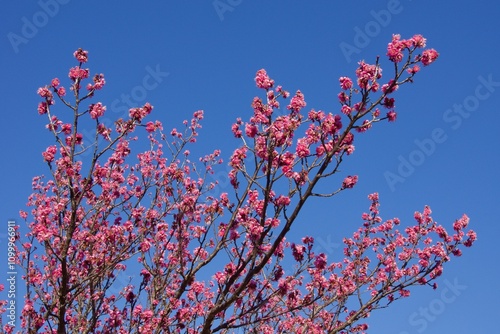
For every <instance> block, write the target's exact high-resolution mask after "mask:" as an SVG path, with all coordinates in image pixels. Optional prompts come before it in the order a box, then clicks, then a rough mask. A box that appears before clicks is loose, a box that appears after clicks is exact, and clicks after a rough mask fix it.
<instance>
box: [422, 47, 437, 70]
mask: <svg viewBox="0 0 500 334" xmlns="http://www.w3.org/2000/svg"><path fill="white" fill-rule="evenodd" d="M438 57H439V53H437V51H436V50H434V49H427V50H425V51H424V52H422V58H421V62H422V65H424V66H428V65H430V64H432V63H433V62H434V61H436V59H437V58H438Z"/></svg>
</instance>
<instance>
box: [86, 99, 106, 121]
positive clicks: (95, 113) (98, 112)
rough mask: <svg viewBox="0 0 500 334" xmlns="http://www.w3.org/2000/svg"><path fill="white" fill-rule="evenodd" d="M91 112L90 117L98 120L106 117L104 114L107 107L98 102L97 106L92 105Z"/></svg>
mask: <svg viewBox="0 0 500 334" xmlns="http://www.w3.org/2000/svg"><path fill="white" fill-rule="evenodd" d="M89 110H90V117H91V118H92V119H97V118H99V117H102V116H103V115H104V112H105V111H106V106H103V105H102V103H101V102H98V103H96V104H91V105H90V107H89Z"/></svg>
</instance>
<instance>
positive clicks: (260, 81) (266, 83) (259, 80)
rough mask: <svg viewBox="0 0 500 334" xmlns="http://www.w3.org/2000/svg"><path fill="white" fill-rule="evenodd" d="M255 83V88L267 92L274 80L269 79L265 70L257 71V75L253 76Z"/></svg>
mask: <svg viewBox="0 0 500 334" xmlns="http://www.w3.org/2000/svg"><path fill="white" fill-rule="evenodd" d="M255 83H256V84H257V87H259V88H262V89H265V90H268V89H269V88H271V87H273V85H274V80H272V79H271V78H269V76H268V75H267V72H266V70H264V69H261V70H258V71H257V74H256V76H255Z"/></svg>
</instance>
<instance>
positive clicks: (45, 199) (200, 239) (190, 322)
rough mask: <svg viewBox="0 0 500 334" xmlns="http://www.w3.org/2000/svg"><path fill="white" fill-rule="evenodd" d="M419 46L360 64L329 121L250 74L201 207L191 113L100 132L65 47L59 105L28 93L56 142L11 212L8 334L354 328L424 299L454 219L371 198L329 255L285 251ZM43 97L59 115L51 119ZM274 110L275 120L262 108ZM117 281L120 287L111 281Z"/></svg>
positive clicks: (418, 56) (458, 229)
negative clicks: (15, 262) (243, 105)
mask: <svg viewBox="0 0 500 334" xmlns="http://www.w3.org/2000/svg"><path fill="white" fill-rule="evenodd" d="M425 42H426V41H425V39H424V38H423V37H422V36H420V35H416V36H414V37H412V38H410V39H406V40H404V39H401V38H400V36H399V35H395V36H394V37H393V39H392V41H391V42H390V43H389V45H388V51H387V56H388V58H389V60H390V61H391V62H392V63H393V67H394V73H393V74H392V75H391V76H390V77H389V79H387V80H385V81H383V80H382V69H381V66H380V64H379V59H377V60H376V62H375V64H368V63H365V62H364V61H361V62H360V63H359V67H358V68H357V69H356V80H355V81H356V82H355V83H353V80H352V79H350V78H348V77H341V78H340V88H341V92H340V93H339V94H338V100H339V102H340V105H339V109H340V111H341V113H340V114H339V115H333V114H330V113H325V112H323V111H315V110H310V111H309V112H306V113H304V112H303V110H304V108H305V106H306V103H305V101H304V96H303V94H302V93H301V92H300V91H297V92H296V93H295V94H294V95H293V96H291V97H290V96H289V95H290V94H289V93H288V92H287V91H286V90H284V89H283V88H282V87H281V86H275V83H274V81H273V80H272V79H271V78H270V77H269V76H268V75H267V73H266V71H264V70H259V71H258V72H257V75H256V78H255V81H256V84H257V87H258V88H260V89H262V90H263V91H264V92H265V98H264V99H261V98H259V97H255V98H254V99H253V101H252V104H251V106H252V109H253V115H252V116H251V117H250V119H249V120H248V121H243V120H241V119H237V121H236V123H235V124H234V125H233V126H232V132H233V134H234V136H235V137H236V138H239V139H240V140H241V145H240V146H239V147H238V148H237V149H235V150H234V152H233V154H232V155H231V156H230V158H229V166H230V171H229V173H228V174H229V175H228V177H229V180H230V184H231V191H229V192H228V193H219V194H218V195H217V196H216V195H213V194H214V191H213V189H216V188H217V187H218V184H217V182H209V181H208V180H209V177H208V176H209V175H210V174H211V173H214V170H215V168H216V165H219V164H221V163H222V160H221V159H220V154H221V153H220V151H219V150H215V151H214V152H212V153H210V154H208V155H206V156H204V157H201V158H200V159H199V161H197V162H193V161H191V160H190V152H189V150H188V148H189V146H190V145H194V144H195V142H196V140H197V136H198V130H199V128H201V125H200V121H201V120H202V119H203V112H202V111H196V112H195V113H194V115H193V118H192V119H191V121H185V122H184V129H183V130H182V131H180V130H177V129H173V130H171V131H170V133H164V132H163V127H162V124H161V123H160V122H159V121H147V117H148V115H149V114H150V113H151V111H152V109H153V107H152V106H151V105H150V104H149V103H147V104H145V105H144V106H143V107H140V108H132V109H130V111H129V116H128V117H127V118H126V119H118V120H117V121H116V123H115V126H114V128H108V127H107V126H106V125H105V124H103V123H102V122H100V120H102V116H103V115H104V114H105V112H106V107H105V105H104V104H103V103H102V102H97V101H94V102H93V103H91V102H90V101H91V100H93V99H95V97H94V95H95V94H96V93H97V91H98V90H100V89H102V88H103V86H104V84H105V80H104V76H103V75H102V74H98V75H95V76H94V77H93V80H92V82H91V83H88V84H87V85H86V90H85V89H84V88H82V85H83V84H84V81H85V80H86V79H88V78H89V70H88V69H85V68H83V67H82V66H83V65H84V64H85V63H86V62H87V60H88V57H87V51H83V50H82V49H79V50H77V51H76V52H75V53H74V56H75V58H76V59H77V61H78V62H79V64H78V65H77V66H75V67H73V68H71V69H70V72H69V79H70V85H69V93H70V94H67V93H68V92H67V91H66V89H65V88H64V87H62V86H61V84H60V81H59V80H58V79H53V80H52V82H51V84H50V85H49V86H46V87H42V88H40V89H39V90H38V94H39V95H40V96H41V97H42V98H43V101H42V102H41V103H40V104H39V106H38V113H39V114H41V115H45V116H47V117H48V125H47V128H48V130H49V131H50V132H51V133H52V134H53V136H54V137H55V140H56V144H55V145H53V146H49V147H48V148H47V149H46V151H45V152H43V153H42V155H43V159H44V160H45V162H46V163H47V165H48V167H49V170H50V177H49V178H48V179H44V178H43V177H35V178H34V179H33V191H34V192H33V194H32V195H31V196H30V197H29V203H28V205H29V206H30V207H31V211H30V213H29V214H28V213H27V212H24V211H21V217H22V218H23V219H25V220H26V221H27V223H28V226H29V233H28V234H27V235H26V236H23V237H20V236H19V238H20V240H21V241H20V243H19V246H18V247H19V249H18V253H19V261H20V265H21V266H22V268H23V269H24V271H25V273H24V276H23V279H24V281H25V282H26V296H25V304H24V308H23V309H22V315H21V328H23V330H24V332H27V333H61V334H62V333H232V332H238V331H241V330H242V331H243V332H248V333H276V332H278V333H351V332H363V331H365V330H366V329H367V328H368V325H367V324H366V323H364V320H363V319H364V318H366V317H368V315H369V314H370V313H371V312H372V311H374V310H376V309H380V308H385V307H387V306H388V305H390V304H392V303H393V302H394V301H396V300H397V299H400V298H404V297H408V296H409V295H410V291H409V287H410V286H414V285H430V286H433V287H434V288H436V284H435V283H434V282H433V281H434V280H435V279H436V278H437V277H438V276H440V275H441V273H442V271H443V265H444V264H445V263H446V262H447V261H449V260H450V257H451V256H452V255H455V256H459V255H460V254H461V247H462V246H465V247H469V246H471V245H472V243H473V242H474V240H475V239H476V235H475V233H474V232H473V231H468V232H465V228H466V226H467V224H468V221H469V219H468V218H467V216H465V215H464V216H463V217H461V218H460V219H458V220H456V221H455V223H454V224H453V230H454V232H453V234H448V232H447V231H446V230H445V229H444V228H443V227H442V226H440V225H438V224H437V223H436V222H434V221H433V219H432V218H431V210H430V208H429V207H425V208H424V209H423V211H422V212H416V213H415V221H416V222H415V223H414V225H411V224H404V225H403V224H400V221H399V219H397V218H394V219H390V220H385V221H384V220H382V218H381V217H380V216H379V197H378V195H377V194H376V193H375V194H371V195H369V196H368V199H369V201H370V207H369V211H368V212H367V213H363V214H362V217H361V220H362V221H361V225H360V228H359V229H358V230H357V231H356V232H355V233H354V234H353V236H352V237H351V238H345V239H344V244H345V248H344V257H343V258H340V259H329V258H327V256H326V254H323V253H318V254H316V253H315V252H313V246H314V240H313V238H312V237H309V236H305V237H304V238H302V239H301V240H300V241H299V240H296V241H295V242H292V241H293V240H291V241H288V240H287V239H286V237H287V234H288V232H289V231H290V229H291V228H292V226H293V225H294V224H296V223H297V220H298V217H299V214H300V212H301V210H302V208H303V207H304V204H305V203H306V202H307V201H308V200H309V199H310V198H311V197H330V196H333V195H335V194H337V193H339V192H340V191H342V190H345V189H349V188H352V187H353V186H354V185H355V184H356V182H357V180H358V177H357V176H346V177H345V178H343V179H340V180H339V181H338V189H337V190H335V191H333V192H331V193H328V194H324V193H318V192H317V185H318V183H320V182H323V179H327V178H335V177H337V175H335V174H337V173H338V171H339V166H340V165H341V163H342V161H343V160H344V159H345V158H346V157H348V156H349V155H351V154H352V153H353V151H354V145H353V143H354V138H355V133H356V132H366V131H367V130H369V129H370V128H371V127H372V126H374V125H375V124H376V123H378V122H380V121H383V120H388V121H390V122H392V121H395V119H396V112H395V111H394V106H395V102H394V98H393V97H392V96H393V93H394V92H395V91H396V90H398V88H399V87H400V86H401V85H403V84H406V83H408V82H412V81H413V78H414V76H415V75H416V73H417V72H419V70H420V67H419V65H423V66H427V65H429V64H431V63H432V62H433V61H435V60H436V59H437V57H438V53H437V52H436V51H435V50H433V49H424V48H425ZM420 51H421V53H419V52H420ZM56 100H58V101H60V102H61V103H62V105H63V107H65V108H68V109H69V110H70V111H71V112H72V113H70V115H71V118H69V117H68V120H63V118H66V116H64V117H61V118H59V116H58V115H63V114H62V113H60V114H59V113H58V114H57V115H56V113H55V112H54V110H53V109H54V105H55V101H56ZM287 100H289V102H288V104H287V112H286V113H283V112H278V109H279V108H280V103H281V102H280V101H287ZM382 110H384V112H383V111H382ZM66 113H67V111H66ZM88 122H92V124H93V126H95V130H96V131H95V138H93V140H92V141H91V142H89V143H86V142H84V141H83V137H82V135H81V132H79V131H81V127H82V126H83V125H82V124H88ZM144 131H145V133H144ZM138 132H139V133H144V135H143V136H145V135H147V143H148V149H147V150H145V151H144V152H142V153H138V154H132V149H133V146H134V145H135V144H133V143H132V142H133V141H135V140H136V139H137V137H136V133H138ZM137 136H139V135H137ZM325 200H326V199H325ZM28 217H29V218H28ZM124 273H125V274H127V273H128V274H129V275H130V276H131V279H130V282H129V284H125V285H123V284H120V283H119V282H118V281H117V277H118V276H119V275H123V274H124ZM134 273H137V275H133V274H134ZM4 311H5V309H4ZM3 330H4V331H5V332H7V333H10V332H12V331H13V328H12V327H11V326H9V325H5V326H4V327H3Z"/></svg>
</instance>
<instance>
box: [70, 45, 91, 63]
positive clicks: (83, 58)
mask: <svg viewBox="0 0 500 334" xmlns="http://www.w3.org/2000/svg"><path fill="white" fill-rule="evenodd" d="M73 56H74V57H75V58H76V60H78V61H79V62H81V63H86V62H87V61H88V51H84V50H82V49H81V48H79V49H78V50H76V51H75V52H74V53H73Z"/></svg>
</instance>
